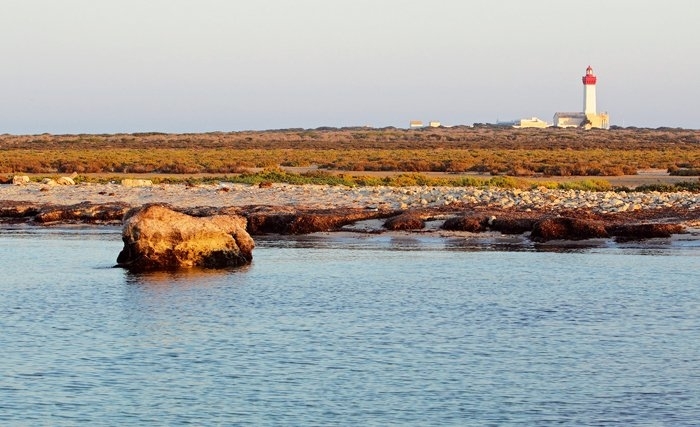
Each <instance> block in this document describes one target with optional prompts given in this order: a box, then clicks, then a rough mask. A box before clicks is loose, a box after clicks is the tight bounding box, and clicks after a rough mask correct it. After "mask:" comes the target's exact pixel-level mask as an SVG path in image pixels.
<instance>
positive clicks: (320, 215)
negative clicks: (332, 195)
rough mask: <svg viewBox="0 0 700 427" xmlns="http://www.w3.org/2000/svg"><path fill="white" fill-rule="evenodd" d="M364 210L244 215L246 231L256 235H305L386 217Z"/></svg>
mask: <svg viewBox="0 0 700 427" xmlns="http://www.w3.org/2000/svg"><path fill="white" fill-rule="evenodd" d="M386 216H387V213H386V212H381V211H375V210H367V209H342V208H341V209H319V210H306V211H281V212H278V211H275V210H274V209H273V210H271V211H254V212H249V213H248V214H247V218H248V232H249V233H250V234H252V235H256V234H266V233H273V234H309V233H317V232H323V231H333V230H337V229H339V228H340V227H342V226H344V225H347V224H352V223H353V222H356V221H361V220H366V219H374V218H381V217H386Z"/></svg>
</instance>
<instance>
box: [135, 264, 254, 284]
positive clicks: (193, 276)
mask: <svg viewBox="0 0 700 427" xmlns="http://www.w3.org/2000/svg"><path fill="white" fill-rule="evenodd" d="M250 268H251V265H246V266H242V267H236V268H225V269H205V268H183V269H179V270H166V271H144V272H132V271H126V272H125V282H126V284H127V285H132V286H147V287H150V286H173V285H175V286H183V285H184V286H190V285H196V286H202V284H205V285H206V284H207V283H215V282H221V281H222V280H225V279H226V277H227V276H230V275H233V274H242V273H245V272H247V271H248V270H249V269H250Z"/></svg>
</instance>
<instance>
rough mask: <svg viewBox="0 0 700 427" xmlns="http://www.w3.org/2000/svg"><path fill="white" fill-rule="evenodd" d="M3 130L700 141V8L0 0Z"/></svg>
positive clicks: (683, 0)
mask: <svg viewBox="0 0 700 427" xmlns="http://www.w3.org/2000/svg"><path fill="white" fill-rule="evenodd" d="M0 11H1V12H0V134H1V133H10V134H39V133H52V134H63V133H120V132H127V133H132V132H173V133H180V132H212V131H239V130H262V129H280V128H316V127H320V126H332V127H342V126H365V125H369V126H375V127H385V126H396V127H407V126H408V123H409V121H410V120H422V121H424V122H428V121H431V120H435V121H440V122H441V123H442V124H445V125H463V124H472V123H489V122H491V123H492V122H496V121H498V120H501V121H504V120H512V119H519V118H525V117H533V116H537V117H539V118H541V119H544V120H546V121H550V122H551V121H552V117H553V115H554V113H555V112H557V111H566V112H569V111H571V112H574V111H581V110H582V109H583V105H582V104H583V100H582V97H583V89H582V83H581V76H583V74H584V73H585V70H586V67H587V66H588V65H591V66H592V67H593V69H594V72H595V74H596V75H597V76H598V84H597V100H598V110H599V111H607V112H608V113H609V114H610V121H611V124H613V125H618V126H638V127H660V126H669V127H685V128H693V129H697V128H700V83H699V79H700V44H699V41H700V25H698V22H700V2H697V1H695V0H668V1H666V2H659V1H651V0H579V1H566V0H529V1H522V0H473V1H472V0H432V1H428V0H425V1H423V0H294V1H291V0H61V1H57V0H0Z"/></svg>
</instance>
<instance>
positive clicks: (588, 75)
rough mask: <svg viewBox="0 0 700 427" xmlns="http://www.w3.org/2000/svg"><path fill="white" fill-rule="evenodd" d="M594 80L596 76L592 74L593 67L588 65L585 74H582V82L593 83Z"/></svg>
mask: <svg viewBox="0 0 700 427" xmlns="http://www.w3.org/2000/svg"><path fill="white" fill-rule="evenodd" d="M596 80H598V78H597V77H596V76H595V74H593V67H591V66H590V65H589V66H588V68H586V75H585V76H583V84H585V85H594V84H595V82H596Z"/></svg>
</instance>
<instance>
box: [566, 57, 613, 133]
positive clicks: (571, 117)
mask: <svg viewBox="0 0 700 427" xmlns="http://www.w3.org/2000/svg"><path fill="white" fill-rule="evenodd" d="M582 80H583V111H580V112H575V113H555V114H554V126H556V127H560V128H569V127H579V128H584V129H591V128H597V129H609V128H610V116H608V113H598V110H597V108H596V99H595V84H596V82H597V80H598V78H597V77H596V76H595V74H593V67H591V66H590V65H589V66H588V68H586V75H585V76H583V78H582Z"/></svg>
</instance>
